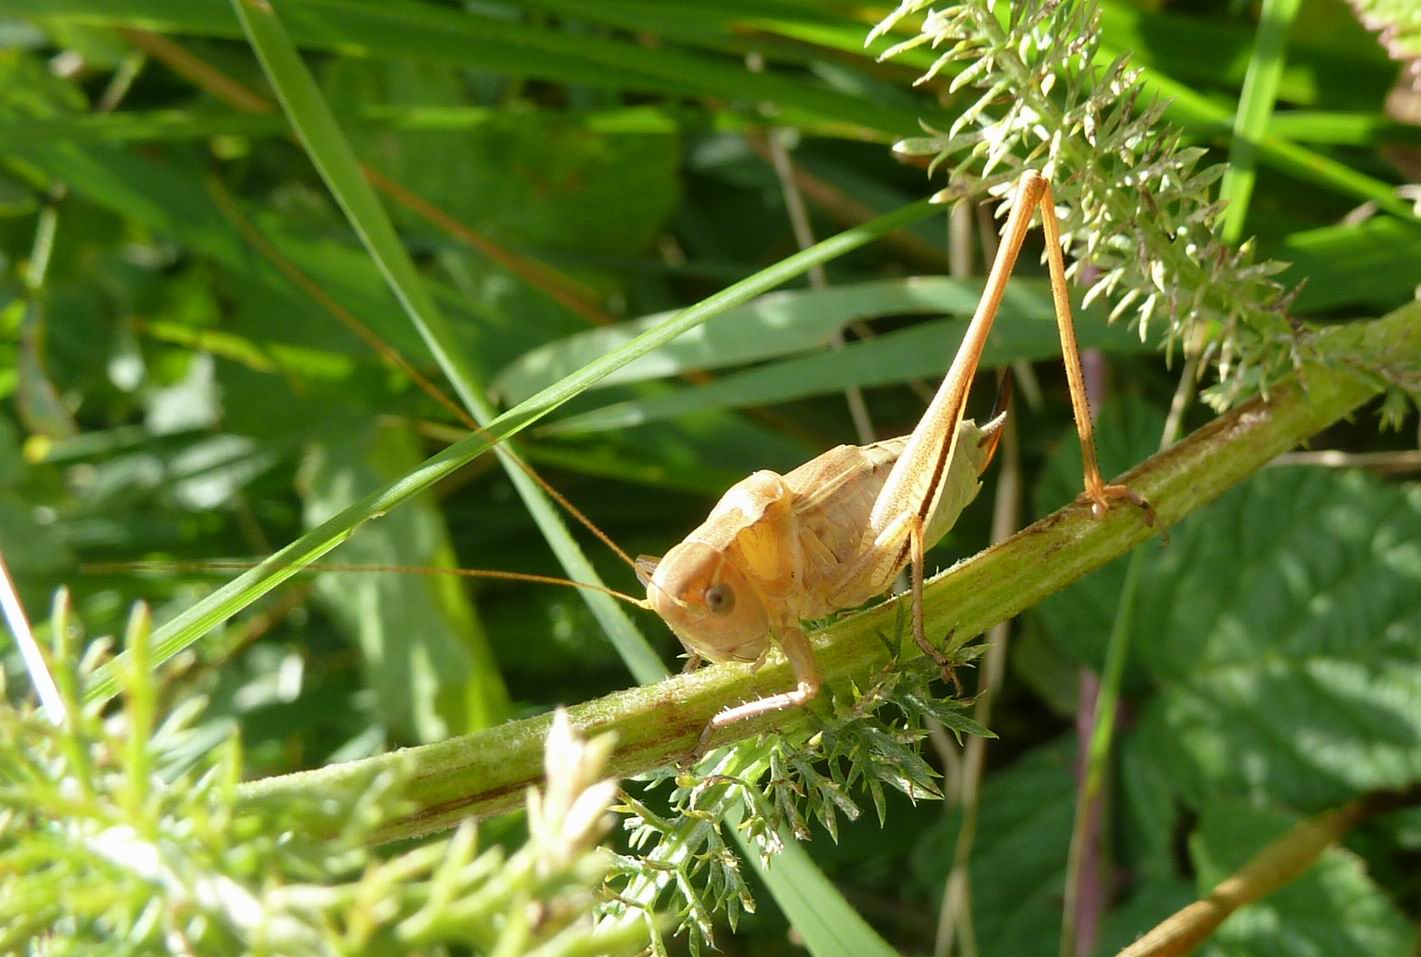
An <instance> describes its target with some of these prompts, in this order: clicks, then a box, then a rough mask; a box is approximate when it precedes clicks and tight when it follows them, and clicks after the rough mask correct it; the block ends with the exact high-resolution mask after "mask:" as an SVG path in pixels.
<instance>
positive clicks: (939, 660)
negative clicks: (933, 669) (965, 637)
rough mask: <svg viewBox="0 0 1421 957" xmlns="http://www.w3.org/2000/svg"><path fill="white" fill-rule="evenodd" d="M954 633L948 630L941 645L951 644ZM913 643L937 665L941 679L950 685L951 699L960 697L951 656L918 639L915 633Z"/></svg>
mask: <svg viewBox="0 0 1421 957" xmlns="http://www.w3.org/2000/svg"><path fill="white" fill-rule="evenodd" d="M956 633H957V629H956V628H950V629H948V632H947V634H946V635H944V636H943V638H942V643H943V644H944V645H950V644H952V636H953V635H954V634H956ZM913 642H914V643H915V644H916V645H917V646H918V647H919V648H921V649H922V650H923V654H925V655H927V656H928V657H929V658H930V659H932V662H933V664H935V665H937V667H938V670H939V671H940V672H942V679H943V680H944V681H948V682H951V683H952V692H953V697H956V698H960V697H962V692H963V689H962V680H961V679H960V678H958V677H957V669H956V668H954V667H953V664H952V658H951V656H949V655H948V654H947V653H946V652H943V651H941V650H940V649H938V648H937V647H936V646H935V645H934V644H933V643H932V642H930V641H928V640H927V639H926V638H920V637H918V634H917V633H916V632H914V634H913Z"/></svg>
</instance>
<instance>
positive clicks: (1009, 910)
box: [911, 736, 1075, 957]
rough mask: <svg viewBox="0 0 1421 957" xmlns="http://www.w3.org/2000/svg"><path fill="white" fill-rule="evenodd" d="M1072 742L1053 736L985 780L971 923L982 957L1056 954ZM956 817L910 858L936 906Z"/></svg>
mask: <svg viewBox="0 0 1421 957" xmlns="http://www.w3.org/2000/svg"><path fill="white" fill-rule="evenodd" d="M1074 753H1075V741H1074V738H1073V737H1072V736H1066V737H1062V738H1058V739H1056V740H1055V741H1053V742H1051V743H1049V744H1046V745H1043V746H1041V747H1038V748H1036V749H1034V750H1032V751H1030V752H1028V753H1027V754H1025V755H1023V756H1021V757H1020V758H1017V759H1016V761H1015V762H1014V763H1012V764H1011V765H1010V766H1009V767H1006V768H1003V769H1001V770H1000V771H997V772H995V773H993V774H991V775H989V776H988V777H987V778H986V780H985V781H984V783H983V785H982V791H981V796H980V808H979V811H978V819H977V835H976V840H975V842H974V844H973V853H972V863H971V868H970V875H971V898H972V925H973V928H974V931H975V936H976V939H977V947H978V950H979V952H980V953H981V954H982V955H983V957H1037V955H1040V957H1048V955H1054V954H1056V953H1057V940H1058V939H1059V937H1060V931H1061V894H1062V892H1063V889H1064V887H1065V870H1066V850H1067V846H1068V844H1069V840H1070V831H1071V815H1072V813H1073V808H1074V806H1075V781H1074V778H1073V775H1072V770H1071V768H1072V764H1073V762H1074ZM959 825H960V817H959V815H958V814H957V813H956V812H953V813H949V814H944V815H943V817H942V822H941V824H940V825H939V826H938V827H936V828H935V829H934V831H933V832H931V833H930V834H929V835H928V837H927V838H926V839H925V840H924V841H923V842H922V844H921V845H920V846H919V847H918V848H917V850H916V852H915V853H914V854H913V856H912V859H911V861H912V867H913V878H914V880H915V882H916V883H917V884H918V885H919V887H920V888H922V889H923V890H924V891H926V892H927V894H928V895H929V899H930V900H932V901H934V902H935V903H936V902H937V901H939V900H941V898H942V888H943V883H944V881H945V880H946V878H947V874H948V870H949V869H950V868H951V866H952V858H953V848H954V846H955V844H956V841H957V832H958V827H959Z"/></svg>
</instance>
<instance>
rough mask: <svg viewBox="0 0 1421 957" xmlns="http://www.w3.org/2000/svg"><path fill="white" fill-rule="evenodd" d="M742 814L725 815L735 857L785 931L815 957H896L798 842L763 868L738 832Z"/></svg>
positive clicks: (738, 811) (790, 843) (788, 845)
mask: <svg viewBox="0 0 1421 957" xmlns="http://www.w3.org/2000/svg"><path fill="white" fill-rule="evenodd" d="M740 814H741V809H740V808H739V807H737V808H736V809H735V810H734V811H733V812H731V813H730V814H727V815H726V823H728V824H729V825H730V826H731V828H732V832H731V833H733V834H734V835H735V841H736V843H737V844H739V845H740V852H741V854H742V855H743V856H744V857H745V859H746V860H747V861H749V862H750V866H751V867H753V868H754V869H755V873H756V874H758V875H759V876H760V879H761V880H762V881H764V882H765V885H766V886H767V887H769V889H770V896H771V897H773V898H774V899H775V904H776V905H777V906H778V907H779V909H780V912H781V913H782V914H784V915H785V918H786V919H788V920H789V922H790V925H791V926H792V927H794V929H795V930H796V931H797V932H798V933H799V936H800V937H802V938H803V939H804V946H805V948H806V949H808V951H809V952H810V953H811V954H813V955H814V957H840V955H842V954H853V955H854V957H898V952H897V951H896V950H894V949H893V948H892V947H890V946H889V945H888V942H887V941H885V940H884V939H883V938H882V937H880V936H878V933H877V931H875V930H874V929H873V928H872V927H870V926H869V925H868V922H867V921H865V920H864V919H863V918H862V917H861V916H859V912H858V911H856V910H854V909H853V907H851V906H849V902H848V901H846V900H844V895H842V894H840V893H839V889H838V888H837V887H835V886H834V884H833V882H832V881H830V880H829V878H828V877H826V876H825V875H824V872H823V871H822V870H820V869H819V867H818V866H817V865H816V864H815V863H814V860H813V858H811V857H810V856H809V852H808V851H806V850H805V849H804V847H803V845H801V844H800V843H799V842H798V841H796V840H794V839H793V838H788V837H787V838H785V842H784V847H783V848H782V849H781V850H780V852H779V853H778V854H776V855H775V857H774V860H772V861H771V862H770V864H769V866H768V867H767V866H766V865H765V864H764V863H762V862H761V860H760V853H759V851H758V850H756V848H755V847H754V845H753V843H752V842H751V841H750V839H749V838H747V837H746V836H745V834H744V832H743V831H741V830H740V829H739V828H738V827H736V825H737V824H739V822H740Z"/></svg>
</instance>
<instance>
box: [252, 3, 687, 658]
mask: <svg viewBox="0 0 1421 957" xmlns="http://www.w3.org/2000/svg"><path fill="white" fill-rule="evenodd" d="M233 6H234V9H236V11H237V14H238V16H239V17H240V19H241V21H242V26H243V28H244V29H245V30H246V32H247V36H248V39H249V40H250V41H251V43H252V47H253V49H254V50H255V51H256V52H257V55H258V57H259V59H260V60H261V62H262V66H263V68H264V69H265V70H266V74H267V77H268V79H269V80H270V81H271V83H272V86H273V88H274V89H275V90H276V93H277V96H278V98H279V99H280V100H281V105H282V108H283V110H284V111H285V112H286V115H287V116H288V117H289V118H290V119H291V124H292V126H294V127H295V128H296V130H297V132H298V134H299V135H300V137H301V141H302V143H303V144H304V145H305V146H306V150H307V152H308V153H309V154H310V156H311V159H312V161H313V162H314V163H315V164H316V167H317V169H319V170H320V172H321V176H322V178H323V179H324V180H325V181H326V185H327V186H328V187H329V188H330V190H331V193H332V194H333V195H334V196H335V197H336V201H337V202H338V203H339V204H340V206H341V208H342V209H343V210H344V211H345V214H346V217H347V218H348V219H349V220H350V223H351V225H352V226H353V227H354V228H355V230H356V232H357V233H358V234H359V235H360V238H361V240H362V242H363V243H364V245H365V248H366V250H367V251H368V252H369V253H370V256H371V258H372V259H374V260H375V263H376V265H377V266H378V267H379V268H380V271H381V272H382V273H383V274H384V276H385V278H386V281H387V282H388V283H389V285H390V288H391V289H392V290H393V291H394V293H395V295H396V296H397V297H398V298H399V300H400V302H401V304H402V305H403V306H404V307H405V311H406V313H407V314H408V315H409V318H410V320H411V321H412V322H413V323H414V325H415V327H416V328H417V329H418V330H419V333H420V336H421V338H423V339H424V341H425V344H426V345H428V347H429V349H430V351H431V352H432V353H433V354H434V357H435V359H436V361H437V362H438V363H439V367H440V368H441V369H442V370H443V371H444V374H445V376H446V377H447V378H448V379H449V381H450V382H451V383H452V384H453V386H454V389H455V391H456V392H457V393H458V394H459V397H460V399H461V400H462V401H463V404H464V406H465V407H466V408H467V409H468V410H469V411H470V412H471V413H472V414H473V416H474V418H475V419H477V420H478V421H479V422H480V423H481V424H487V423H488V422H490V421H491V420H492V419H493V418H494V414H495V413H494V410H493V407H492V406H491V405H490V404H489V402H488V400H487V398H486V397H485V396H484V391H483V386H482V384H481V383H480V382H479V376H478V373H477V371H476V369H475V367H474V365H473V363H472V362H471V361H470V360H469V357H468V355H467V352H466V350H465V347H464V345H463V344H462V343H461V342H460V341H459V339H458V337H457V336H456V334H455V332H454V329H453V328H452V327H451V326H450V325H449V323H448V320H446V319H445V318H444V315H443V314H442V313H441V312H440V311H439V308H438V307H437V306H436V305H435V303H434V300H433V299H432V298H431V297H430V296H429V293H428V292H427V291H426V290H425V287H424V284H423V283H422V282H421V280H420V277H419V274H418V272H417V271H416V270H415V267H414V263H413V262H412V261H411V260H410V258H409V255H408V254H407V253H406V252H405V249H404V246H403V245H402V244H401V242H400V239H399V237H398V236H397V235H396V233H395V229H394V226H393V225H392V224H391V222H390V219H389V216H388V215H387V214H386V212H385V210H384V208H383V207H382V206H381V205H380V202H379V200H378V199H377V198H376V196H375V192H374V190H373V189H372V188H371V187H370V185H369V184H368V183H367V182H366V181H365V177H364V176H363V175H362V173H361V170H360V165H359V163H358V162H357V160H356V158H355V154H354V153H353V152H352V151H351V149H350V144H349V143H348V142H347V141H346V139H345V136H344V134H343V133H342V132H341V130H340V127H339V125H338V124H337V123H336V119H335V116H334V114H332V113H331V110H330V107H329V106H328V105H327V104H326V102H325V98H324V97H323V96H322V95H321V92H320V90H319V89H318V88H317V87H316V83H315V80H314V78H312V76H311V74H310V72H309V71H308V70H307V69H306V66H305V64H304V63H303V62H302V61H301V57H300V54H299V53H297V51H296V47H295V45H294V44H292V42H291V40H290V38H289V37H287V35H286V32H285V30H284V29H283V28H282V26H281V23H280V21H279V20H278V19H277V17H276V14H275V12H274V11H273V10H272V8H271V7H270V6H268V5H267V4H266V3H264V2H261V0H233ZM499 451H500V460H501V461H502V463H503V465H504V468H505V470H506V471H507V472H508V476H509V479H510V480H511V481H512V482H513V484H514V486H515V487H516V488H517V489H518V492H519V494H520V495H521V496H522V498H523V501H524V503H525V504H526V506H527V507H528V510H529V512H530V513H531V514H532V515H533V518H534V520H535V521H536V522H537V523H538V527H539V529H540V530H541V531H542V532H543V535H544V537H545V538H546V539H547V540H548V544H549V546H550V547H551V548H552V550H553V552H554V553H555V554H556V555H557V556H558V560H559V561H560V562H561V563H562V565H563V568H564V569H566V571H567V573H568V575H569V576H570V577H571V578H573V579H575V580H578V581H585V582H589V583H591V584H594V585H598V586H601V585H602V581H601V579H600V578H599V577H598V576H597V573H596V572H595V571H594V570H593V568H592V565H591V563H590V562H589V561H588V560H587V558H586V556H584V555H583V554H582V550H581V548H580V547H579V546H578V544H577V542H576V540H574V539H573V537H572V535H571V534H570V533H569V532H568V530H567V528H566V526H564V524H563V522H562V519H561V516H560V515H559V514H558V512H557V509H556V508H555V506H554V505H553V503H552V502H551V500H549V498H548V497H547V494H546V493H545V492H544V491H543V490H542V489H541V488H540V487H539V486H538V484H537V483H536V482H535V481H533V480H532V478H531V477H530V476H529V475H528V474H527V473H526V472H524V471H523V469H522V468H521V466H520V465H519V464H518V463H517V461H516V460H515V459H514V458H513V455H514V453H513V452H512V451H511V450H508V449H501V450H499ZM584 598H585V600H586V601H587V603H588V605H589V606H590V607H591V609H592V613H593V615H595V616H596V617H597V620H598V623H599V624H601V626H602V628H603V630H604V631H605V632H606V633H607V637H608V638H609V639H610V640H611V641H612V643H613V644H614V645H615V646H616V648H617V651H618V653H619V654H621V655H622V657H623V659H624V660H625V661H626V662H627V664H628V666H629V667H630V668H631V670H632V673H633V674H634V675H635V676H636V678H637V680H638V681H642V682H647V681H654V680H656V679H657V678H659V677H661V676H662V675H664V673H665V670H664V666H663V665H662V664H661V659H660V658H659V657H658V656H657V655H656V652H655V651H654V650H653V649H652V648H651V646H650V645H649V644H648V643H647V641H646V639H645V637H643V636H642V634H641V632H640V631H638V630H637V627H636V625H635V624H633V623H632V620H631V618H630V617H629V616H628V615H627V613H626V612H625V611H623V610H622V608H621V606H620V605H618V604H617V603H616V601H615V600H614V599H612V598H611V597H610V596H608V595H605V594H602V593H600V592H587V593H586V594H585V595H584Z"/></svg>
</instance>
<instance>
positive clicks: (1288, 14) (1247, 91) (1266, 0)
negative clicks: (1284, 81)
mask: <svg viewBox="0 0 1421 957" xmlns="http://www.w3.org/2000/svg"><path fill="white" fill-rule="evenodd" d="M1300 2H1301V0H1263V14H1262V17H1261V18H1260V20H1259V23H1258V38H1257V40H1256V41H1255V42H1254V46H1253V57H1252V59H1251V60H1250V61H1249V64H1248V75H1247V76H1245V77H1244V80H1243V93H1242V94H1241V95H1240V97H1239V101H1238V112H1237V113H1235V114H1234V125H1233V142H1232V143H1231V144H1230V145H1229V165H1228V169H1226V170H1225V171H1224V178H1223V182H1222V183H1220V184H1219V198H1220V199H1223V200H1225V201H1226V202H1228V204H1229V205H1228V207H1227V208H1226V209H1225V210H1224V221H1223V226H1222V232H1223V237H1224V241H1225V242H1229V243H1236V242H1238V241H1239V240H1240V239H1242V238H1243V222H1244V218H1245V217H1246V216H1247V215H1248V200H1249V197H1251V196H1252V195H1253V183H1254V180H1255V178H1256V177H1257V175H1258V168H1257V167H1258V141H1259V140H1260V139H1262V138H1263V136H1264V134H1265V133H1266V131H1267V129H1268V118H1269V117H1270V116H1271V115H1272V113H1273V104H1274V102H1275V101H1276V100H1277V97H1278V80H1279V77H1281V76H1282V73H1283V48H1284V46H1285V45H1286V43H1287V37H1288V27H1290V26H1291V25H1292V23H1293V18H1294V17H1295V16H1297V13H1298V6H1299V4H1300Z"/></svg>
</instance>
